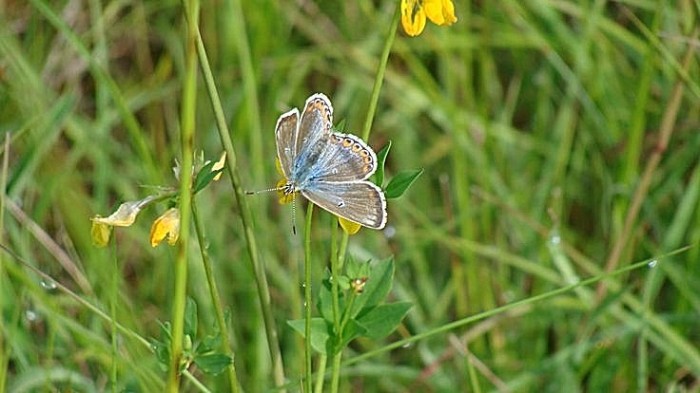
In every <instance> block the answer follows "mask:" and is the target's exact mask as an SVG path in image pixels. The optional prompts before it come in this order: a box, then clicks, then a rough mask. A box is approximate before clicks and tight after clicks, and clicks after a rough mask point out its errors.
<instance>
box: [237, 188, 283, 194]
mask: <svg viewBox="0 0 700 393" xmlns="http://www.w3.org/2000/svg"><path fill="white" fill-rule="evenodd" d="M282 189H283V187H275V188H267V189H264V190H257V191H246V192H245V194H246V195H258V194H262V193H264V192H273V191H280V190H282Z"/></svg>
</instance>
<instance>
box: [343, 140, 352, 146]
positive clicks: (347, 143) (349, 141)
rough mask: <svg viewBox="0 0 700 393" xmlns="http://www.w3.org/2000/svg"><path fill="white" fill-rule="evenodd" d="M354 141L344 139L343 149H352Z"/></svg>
mask: <svg viewBox="0 0 700 393" xmlns="http://www.w3.org/2000/svg"><path fill="white" fill-rule="evenodd" d="M352 143H353V140H352V139H350V138H345V139H343V147H350V146H352Z"/></svg>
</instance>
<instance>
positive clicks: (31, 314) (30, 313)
mask: <svg viewBox="0 0 700 393" xmlns="http://www.w3.org/2000/svg"><path fill="white" fill-rule="evenodd" d="M24 318H25V319H26V320H27V322H30V323H31V322H36V320H37V319H39V315H38V314H37V313H36V312H35V311H34V310H26V311H25V312H24Z"/></svg>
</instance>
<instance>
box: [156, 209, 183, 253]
mask: <svg viewBox="0 0 700 393" xmlns="http://www.w3.org/2000/svg"><path fill="white" fill-rule="evenodd" d="M166 236H167V237H168V244H170V245H171V246H174V245H175V243H177V239H178V237H180V209H178V208H176V207H173V208H170V209H168V210H167V211H166V212H165V213H163V215H161V216H160V217H158V218H156V220H155V221H153V225H152V226H151V247H156V246H157V245H159V244H160V242H162V241H163V239H165V237H166Z"/></svg>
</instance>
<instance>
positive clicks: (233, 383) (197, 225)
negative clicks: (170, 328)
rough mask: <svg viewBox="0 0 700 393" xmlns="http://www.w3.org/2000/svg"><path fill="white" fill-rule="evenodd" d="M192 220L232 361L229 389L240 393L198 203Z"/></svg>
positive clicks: (226, 349) (212, 298) (232, 353)
mask: <svg viewBox="0 0 700 393" xmlns="http://www.w3.org/2000/svg"><path fill="white" fill-rule="evenodd" d="M192 220H193V221H194V230H195V232H196V233H197V242H198V243H199V250H200V253H201V256H202V265H204V274H205V275H206V277H207V285H208V286H209V295H210V296H211V302H212V304H213V305H214V311H215V312H216V323H217V324H218V326H219V332H220V334H221V340H222V344H223V346H224V351H225V353H226V354H227V355H229V356H230V357H231V359H232V361H231V364H230V365H229V366H228V367H227V368H226V370H227V373H228V381H229V389H230V391H231V392H234V393H238V392H239V383H238V377H237V376H236V366H235V363H234V362H235V359H236V358H235V356H234V352H233V348H232V347H231V341H230V340H229V338H228V329H227V328H226V319H225V318H224V308H223V306H222V305H221V297H220V296H219V290H218V289H217V286H216V280H215V279H214V273H213V269H212V266H211V260H210V259H209V253H208V252H207V247H206V244H207V243H206V241H207V240H206V236H205V235H204V227H203V226H202V222H201V220H200V218H199V214H198V213H197V203H192Z"/></svg>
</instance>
